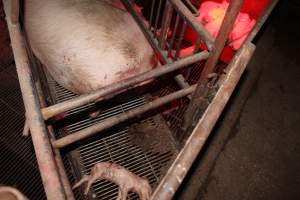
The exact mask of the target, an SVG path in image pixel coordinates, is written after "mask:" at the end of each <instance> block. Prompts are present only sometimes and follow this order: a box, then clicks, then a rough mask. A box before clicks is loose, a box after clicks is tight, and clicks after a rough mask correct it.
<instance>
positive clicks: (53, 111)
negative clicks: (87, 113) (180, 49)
mask: <svg viewBox="0 0 300 200" xmlns="http://www.w3.org/2000/svg"><path fill="white" fill-rule="evenodd" d="M208 55H209V53H208V52H207V51H203V52H201V53H198V54H195V55H192V56H190V57H188V58H185V59H182V60H179V61H177V62H174V63H172V64H166V65H164V67H160V68H156V69H154V70H151V71H149V72H146V73H143V74H140V75H138V76H136V77H133V78H130V79H126V80H124V81H121V82H118V83H115V84H113V85H110V86H107V87H104V88H102V89H100V90H98V91H96V92H94V93H92V94H86V95H81V96H79V97H76V98H73V99H71V100H67V101H64V102H62V103H58V104H55V105H53V106H49V107H47V108H44V109H42V113H43V116H44V119H49V118H51V117H53V116H55V115H57V114H59V113H62V112H66V111H68V110H71V109H74V108H77V107H79V106H83V105H85V104H89V103H93V102H96V101H100V100H101V99H104V98H105V96H107V95H111V94H112V93H114V92H117V91H120V90H124V89H130V88H131V87H133V86H134V85H136V84H139V83H141V82H144V81H146V80H150V79H153V78H156V77H159V76H161V75H164V74H167V73H170V72H173V71H176V70H178V69H182V68H184V67H186V66H188V65H190V64H192V63H195V62H198V61H200V60H203V59H206V58H207V57H208Z"/></svg>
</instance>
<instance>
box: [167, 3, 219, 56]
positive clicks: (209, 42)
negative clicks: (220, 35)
mask: <svg viewBox="0 0 300 200" xmlns="http://www.w3.org/2000/svg"><path fill="white" fill-rule="evenodd" d="M169 1H170V2H171V3H172V4H173V6H174V7H175V8H176V9H178V11H180V12H181V13H182V14H183V16H185V17H186V18H187V19H188V21H189V23H190V25H191V27H192V28H193V29H194V30H195V31H196V33H197V35H199V36H200V37H201V39H202V40H203V42H204V43H205V45H206V47H207V49H208V50H209V51H212V50H213V46H214V38H213V37H212V36H211V34H210V33H209V32H208V31H207V30H206V29H205V28H204V27H203V25H202V24H201V23H200V22H199V21H198V20H197V18H196V17H195V16H194V15H193V14H192V13H191V11H190V10H189V9H188V8H187V7H186V6H185V5H184V3H182V2H181V0H169Z"/></svg>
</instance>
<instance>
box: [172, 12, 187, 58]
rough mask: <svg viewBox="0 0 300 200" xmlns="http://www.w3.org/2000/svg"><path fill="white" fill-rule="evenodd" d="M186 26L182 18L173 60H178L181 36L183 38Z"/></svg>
mask: <svg viewBox="0 0 300 200" xmlns="http://www.w3.org/2000/svg"><path fill="white" fill-rule="evenodd" d="M186 24H187V22H186V19H185V18H183V25H182V27H181V32H180V35H179V39H178V41H177V44H176V53H175V60H178V56H179V50H180V46H181V43H182V40H183V36H184V33H185V30H186Z"/></svg>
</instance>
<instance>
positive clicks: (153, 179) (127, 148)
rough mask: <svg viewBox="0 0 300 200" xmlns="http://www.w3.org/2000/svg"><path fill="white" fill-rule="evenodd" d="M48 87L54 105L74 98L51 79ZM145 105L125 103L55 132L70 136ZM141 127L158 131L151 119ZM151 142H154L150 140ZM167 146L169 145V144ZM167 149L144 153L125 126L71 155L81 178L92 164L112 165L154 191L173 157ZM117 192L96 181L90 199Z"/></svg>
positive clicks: (141, 99) (140, 101) (133, 100)
mask: <svg viewBox="0 0 300 200" xmlns="http://www.w3.org/2000/svg"><path fill="white" fill-rule="evenodd" d="M49 86H50V87H51V88H52V89H54V90H53V91H55V94H54V96H55V97H56V100H57V102H62V101H65V100H67V99H71V98H73V97H75V96H76V95H75V94H73V93H71V92H70V91H67V90H65V89H64V88H62V87H61V86H59V85H58V84H57V83H56V82H55V81H53V80H51V78H50V79H49ZM145 103H146V98H145V97H144V96H142V97H138V98H131V99H130V100H128V101H127V100H126V101H125V102H122V103H120V104H117V105H114V106H112V107H109V108H106V109H104V110H101V114H100V115H99V116H98V117H96V118H91V117H89V116H88V115H87V116H86V117H82V118H81V119H79V120H78V121H76V122H72V123H71V124H68V125H66V126H63V127H62V129H63V130H64V131H59V132H60V133H62V132H67V134H71V133H73V132H76V131H79V130H81V129H83V128H86V127H89V126H91V125H93V124H95V123H99V122H101V121H102V120H104V119H106V118H108V117H111V116H114V115H117V114H120V113H123V112H125V111H128V110H130V109H133V108H136V107H138V106H141V105H143V104H145ZM91 106H93V105H92V104H91V105H88V106H84V107H81V108H78V109H73V110H71V111H70V112H69V114H68V115H69V116H70V113H71V114H73V115H76V114H78V113H79V112H82V111H84V110H86V109H89V108H90V107H91ZM145 123H148V124H150V126H153V127H154V128H155V127H156V128H158V127H157V126H158V125H157V124H156V123H157V122H155V121H154V120H152V119H151V118H148V119H146V120H145ZM62 129H61V130H62ZM62 134H66V133H62ZM58 137H60V136H58ZM153 140H155V138H153ZM168 142H171V140H169V141H168ZM166 146H168V145H166ZM169 146H170V148H169V149H167V148H166V149H165V151H161V149H155V148H152V149H147V150H145V149H144V148H143V144H141V145H136V144H135V143H133V142H132V141H131V137H130V131H129V129H128V127H127V126H126V125H125V126H123V127H118V128H116V129H114V130H109V131H108V132H105V133H104V134H103V135H101V134H100V136H96V137H94V139H92V140H89V141H88V142H84V143H83V144H82V145H80V146H79V147H78V148H77V149H76V150H75V151H78V152H79V155H80V158H79V162H80V164H81V165H82V169H81V170H80V172H81V173H82V174H87V173H89V171H90V169H91V168H92V167H93V166H94V164H96V163H98V162H113V163H117V164H120V165H122V166H124V167H125V168H127V169H128V170H130V171H132V172H133V173H135V174H137V175H139V176H143V177H146V178H147V179H148V180H149V182H150V184H151V186H152V187H153V188H154V187H155V186H156V185H157V184H158V182H159V180H160V178H161V177H162V175H163V174H162V173H163V169H165V167H166V166H168V165H169V164H170V160H171V158H172V157H173V156H174V152H175V151H174V148H172V147H171V146H172V145H169ZM78 170H79V169H78ZM117 192H118V188H117V186H116V185H114V184H112V183H110V182H108V181H98V182H96V183H95V184H93V188H92V193H93V194H94V196H96V197H97V199H101V200H102V199H103V200H104V199H115V198H116V197H117ZM128 198H129V199H131V200H133V199H138V197H137V195H136V194H133V193H130V194H129V197H128Z"/></svg>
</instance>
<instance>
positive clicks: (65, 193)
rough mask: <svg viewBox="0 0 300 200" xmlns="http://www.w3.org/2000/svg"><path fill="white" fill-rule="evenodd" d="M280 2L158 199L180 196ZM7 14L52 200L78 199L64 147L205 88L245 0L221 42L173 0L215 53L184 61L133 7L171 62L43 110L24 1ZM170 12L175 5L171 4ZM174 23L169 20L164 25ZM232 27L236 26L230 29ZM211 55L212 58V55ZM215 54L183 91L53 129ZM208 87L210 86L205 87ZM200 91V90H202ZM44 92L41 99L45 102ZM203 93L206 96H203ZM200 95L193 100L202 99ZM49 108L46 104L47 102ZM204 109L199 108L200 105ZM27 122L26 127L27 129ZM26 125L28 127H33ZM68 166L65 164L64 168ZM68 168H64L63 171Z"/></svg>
mask: <svg viewBox="0 0 300 200" xmlns="http://www.w3.org/2000/svg"><path fill="white" fill-rule="evenodd" d="M122 1H123V3H124V4H125V6H126V7H127V9H128V10H130V8H131V7H130V5H129V4H128V3H129V0H122ZM277 1H278V0H274V1H273V2H271V3H270V6H268V8H267V9H266V11H265V12H264V14H263V15H262V17H261V18H260V20H259V21H258V23H257V25H256V27H255V28H254V30H253V31H252V32H251V33H250V35H249V37H248V39H247V41H246V42H245V43H244V45H243V46H242V48H241V49H240V50H239V51H238V52H237V53H236V55H235V57H234V59H233V61H232V62H231V64H230V65H229V66H228V68H227V70H228V73H227V75H226V76H225V78H224V80H223V82H222V84H221V86H220V88H219V89H218V91H217V94H216V95H215V97H214V99H213V100H212V102H211V103H210V104H209V105H208V107H205V112H204V114H203V115H202V117H201V119H200V120H199V121H198V120H196V121H198V124H197V125H196V127H195V129H194V130H193V132H192V134H191V136H190V137H189V138H188V140H187V142H186V144H185V146H184V148H183V149H182V150H181V152H180V153H179V155H178V156H177V158H176V159H175V161H174V163H173V164H172V166H171V167H170V169H169V171H168V172H167V174H166V176H165V177H164V179H163V180H162V181H161V183H160V184H159V186H158V187H157V189H156V190H155V193H154V194H153V196H152V199H153V200H156V199H159V200H160V199H161V200H163V199H171V198H172V197H173V195H174V194H175V192H176V190H177V188H178V187H179V186H180V184H181V182H182V180H183V179H184V177H185V175H186V173H187V171H188V170H189V168H190V166H191V165H192V163H193V161H194V159H195V157H196V156H197V155H198V153H199V152H200V150H201V148H202V146H203V144H204V143H205V141H206V139H207V137H208V136H209V133H210V132H211V129H212V128H213V126H214V124H215V122H216V121H217V119H218V117H219V115H220V114H221V112H222V110H223V108H224V106H225V105H226V103H227V101H228V99H229V98H230V96H231V93H232V91H233V90H234V88H235V86H236V84H237V82H238V80H239V78H240V76H241V74H242V73H243V71H244V69H245V67H246V65H247V63H248V61H249V59H250V58H251V55H252V53H253V51H254V46H253V45H252V44H251V43H250V42H251V40H252V39H253V37H254V36H255V35H256V34H257V32H258V31H259V29H260V27H261V25H262V24H263V23H264V21H265V20H266V18H267V17H268V16H269V14H270V12H271V11H272V10H273V8H274V6H275V5H276V3H277ZM3 2H4V8H5V13H6V16H7V24H8V28H9V34H10V38H11V42H12V48H13V52H14V57H15V62H16V68H17V73H18V77H19V82H20V87H21V91H22V96H23V101H24V105H25V110H26V126H27V127H29V129H30V131H31V137H32V141H33V145H34V149H35V153H36V157H37V161H38V165H39V169H40V173H41V177H42V181H43V184H44V188H45V192H46V195H47V198H48V199H55V200H63V199H73V198H74V197H73V194H72V191H71V190H70V186H69V183H68V182H66V180H65V179H66V176H65V173H63V172H62V171H64V169H63V166H61V164H62V162H61V158H60V157H59V156H57V155H58V154H59V148H61V147H64V146H66V145H69V144H71V143H73V142H75V141H79V140H81V139H83V138H86V137H88V136H90V135H93V134H96V133H97V132H99V131H102V130H105V129H107V128H110V127H112V126H114V125H117V124H119V123H121V122H124V121H125V120H128V119H131V118H133V117H136V116H138V115H140V114H143V113H145V112H147V111H149V110H151V109H155V108H157V107H159V106H162V105H164V104H166V103H169V102H170V101H173V100H175V99H178V98H182V97H185V96H188V95H189V94H191V93H193V92H194V91H196V92H199V91H202V90H199V87H201V85H203V84H201V83H202V82H201V80H203V81H204V83H207V75H208V74H209V73H210V72H212V69H214V66H215V62H216V61H217V60H218V58H219V55H220V51H222V49H223V47H224V44H225V39H226V38H227V35H228V31H230V30H226V28H227V29H228V27H230V26H232V21H234V19H235V17H236V16H237V12H238V11H236V10H235V9H237V10H238V8H239V7H240V4H241V2H242V0H232V1H231V2H230V9H229V13H228V12H227V14H226V17H225V20H224V22H223V23H222V28H221V31H220V34H219V36H218V38H217V39H216V42H215V43H214V39H213V38H212V37H211V35H210V34H209V33H208V32H207V31H206V30H205V28H204V27H203V26H202V25H201V24H200V23H199V22H198V21H197V20H196V18H195V16H194V15H193V14H192V13H191V12H190V11H189V10H188V9H187V8H186V7H185V5H184V4H183V3H182V2H181V1H180V0H167V3H169V4H168V5H169V6H170V5H171V6H173V7H174V8H176V9H177V10H178V11H180V12H181V13H182V14H183V15H184V16H185V18H186V20H188V22H189V24H190V25H191V26H192V28H193V29H194V30H196V32H197V33H198V34H199V35H200V36H201V39H202V40H203V41H204V43H205V44H206V47H207V49H208V50H209V51H210V55H209V53H208V52H207V51H203V52H200V53H196V54H194V55H191V56H189V57H187V58H184V59H179V60H177V61H175V62H172V63H171V62H170V61H168V58H167V54H166V52H164V51H163V50H162V48H161V47H162V46H164V45H165V44H163V42H162V41H163V38H164V37H165V35H164V34H166V30H164V28H163V29H162V30H164V31H162V34H161V35H160V40H154V39H153V33H152V32H150V31H148V30H147V28H146V27H144V26H143V25H142V24H141V19H140V18H139V16H138V15H135V12H134V11H132V12H131V13H132V15H133V17H134V18H135V20H136V22H137V23H138V24H139V25H140V26H141V28H142V30H143V32H144V34H145V36H146V37H147V39H148V40H149V41H150V43H152V45H153V46H154V48H155V49H156V48H157V49H156V50H158V52H159V53H160V55H161V56H162V57H163V58H164V59H165V61H166V62H165V63H167V64H165V65H164V66H162V67H161V68H157V69H154V70H151V71H149V72H146V73H143V74H141V75H139V76H136V77H133V78H130V79H127V80H124V81H121V82H119V83H116V84H113V85H110V86H108V87H105V88H103V89H100V90H98V91H95V92H93V93H91V94H86V95H81V96H79V97H77V98H74V99H72V100H68V101H65V102H62V103H58V104H55V105H52V106H49V107H45V108H42V107H43V105H42V107H41V104H44V103H45V102H44V100H43V97H42V98H41V96H42V95H43V94H42V93H41V91H40V88H39V87H40V86H39V85H38V86H36V85H35V83H34V82H33V77H32V73H31V69H30V65H29V59H28V54H27V52H26V48H25V47H26V42H25V40H24V38H23V33H22V31H21V29H20V25H19V20H18V19H19V1H18V0H11V1H9V0H3ZM169 10H172V9H170V7H169ZM168 12H170V13H165V15H164V18H165V19H168V20H166V23H170V16H171V11H168ZM164 26H166V27H167V26H168V24H163V26H162V27H164ZM230 29H231V28H230ZM209 56H210V57H209ZM207 58H209V60H210V61H209V62H208V64H206V67H205V69H204V71H205V73H203V74H202V76H201V77H202V78H201V79H200V82H199V83H198V85H193V86H188V85H182V87H185V88H184V89H181V90H179V91H177V92H174V93H172V94H170V95H167V96H165V97H161V98H159V99H156V100H154V101H152V102H150V103H148V104H146V105H144V106H141V107H139V108H136V109H133V110H131V111H128V112H125V113H124V114H120V115H117V116H115V117H111V118H108V119H107V120H105V121H103V122H101V123H99V124H96V125H94V126H91V127H90V128H87V129H83V130H82V131H79V132H76V133H73V134H72V135H70V136H66V137H63V138H60V139H57V140H55V138H54V134H53V132H52V130H51V127H50V129H49V130H47V127H46V124H45V120H47V119H49V118H51V117H54V116H55V115H57V114H60V113H63V112H66V111H69V110H71V109H74V108H77V107H79V106H83V105H86V104H89V103H92V102H97V101H101V100H104V99H108V98H111V96H112V94H114V93H117V92H123V91H124V90H127V89H130V88H133V87H135V86H136V85H138V84H139V83H142V82H144V81H147V80H151V79H153V78H157V77H160V76H162V75H165V74H167V73H170V72H174V71H176V70H179V69H183V68H184V67H186V66H188V65H190V64H193V63H195V62H198V61H200V60H204V59H207ZM205 86H206V85H205ZM196 92H194V96H195V94H197V93H196ZM39 96H40V102H39ZM200 96H201V95H200ZM198 100H199V99H196V100H195V98H194V99H193V100H192V102H193V101H198ZM44 106H45V104H44ZM196 109H199V107H196ZM26 126H25V127H26ZM27 127H26V128H27ZM61 167H62V168H61ZM61 170H62V171H61Z"/></svg>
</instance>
